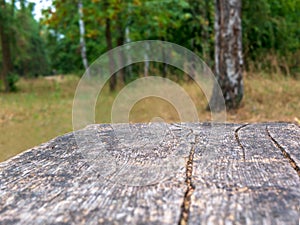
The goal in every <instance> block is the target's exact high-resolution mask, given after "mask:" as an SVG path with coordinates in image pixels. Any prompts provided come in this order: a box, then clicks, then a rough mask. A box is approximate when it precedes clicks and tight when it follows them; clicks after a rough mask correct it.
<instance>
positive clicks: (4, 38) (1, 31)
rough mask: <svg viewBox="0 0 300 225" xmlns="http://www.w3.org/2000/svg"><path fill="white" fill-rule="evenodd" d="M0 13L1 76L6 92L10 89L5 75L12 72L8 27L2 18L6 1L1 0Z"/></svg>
mask: <svg viewBox="0 0 300 225" xmlns="http://www.w3.org/2000/svg"><path fill="white" fill-rule="evenodd" d="M0 7H1V9H0V10H1V11H2V12H1V14H2V17H3V18H1V20H0V38H1V48H2V72H1V77H2V81H3V83H4V88H5V91H6V92H9V91H10V87H9V84H8V80H7V77H8V76H9V73H11V72H12V69H13V66H12V61H11V49H10V47H11V46H10V41H9V40H10V39H9V29H8V26H7V23H6V21H5V19H4V15H3V14H4V13H6V10H7V8H6V3H5V0H2V1H1V6H0Z"/></svg>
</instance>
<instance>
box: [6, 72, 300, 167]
mask: <svg viewBox="0 0 300 225" xmlns="http://www.w3.org/2000/svg"><path fill="white" fill-rule="evenodd" d="M78 81H79V78H78V77H76V76H64V78H63V79H61V77H58V79H57V77H56V79H51V80H49V79H45V78H38V79H35V80H25V79H21V80H20V81H19V82H18V84H17V86H18V88H19V91H18V92H16V93H9V94H6V93H0V106H1V109H0V133H1V135H0V161H3V160H5V159H7V158H9V157H11V156H13V155H16V154H18V153H20V152H22V151H23V150H26V149H28V148H31V147H33V146H36V145H38V144H40V143H42V142H46V141H48V140H49V139H51V138H54V137H56V136H58V135H62V134H64V133H66V132H70V131H72V104H73V97H74V93H75V90H76V86H77V83H78ZM182 87H183V88H184V89H185V90H186V91H187V92H188V93H189V96H191V98H192V100H193V101H194V102H195V103H196V105H197V110H198V115H199V119H200V121H205V120H210V113H209V112H207V111H205V107H206V105H207V101H206V99H205V97H204V96H203V94H202V93H201V91H200V90H199V88H198V87H196V85H194V84H191V83H184V84H182ZM120 89H121V88H119V90H120ZM117 94H118V92H117V91H116V92H114V93H110V92H109V89H108V86H105V87H104V89H103V91H102V94H101V96H100V98H98V102H97V106H96V122H97V123H108V122H110V119H111V107H112V104H113V101H114V98H115V97H116V96H117ZM299 100H300V81H299V80H294V79H292V78H286V77H283V76H277V77H272V80H271V77H270V76H265V75H264V76H262V75H252V76H250V75H246V76H245V96H244V99H243V102H242V105H241V107H240V108H239V109H238V110H235V111H231V112H227V118H228V121H230V122H262V121H288V122H297V121H299V118H300V112H299V109H300V101H299ZM153 117H161V118H163V119H164V120H165V121H168V122H174V121H179V115H178V113H177V112H176V110H175V108H174V107H173V106H172V105H171V104H169V103H168V102H166V101H164V100H162V99H159V98H154V97H148V98H146V99H143V100H141V101H139V102H138V103H137V104H135V105H134V107H133V108H132V109H131V111H130V117H129V121H130V122H148V121H151V119H152V118H153Z"/></svg>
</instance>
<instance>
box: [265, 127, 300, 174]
mask: <svg viewBox="0 0 300 225" xmlns="http://www.w3.org/2000/svg"><path fill="white" fill-rule="evenodd" d="M266 129H267V132H268V135H269V136H270V138H271V139H272V141H273V142H274V144H275V145H276V146H277V147H278V148H279V149H280V150H281V151H282V153H283V154H284V155H285V157H286V158H288V159H289V161H290V164H291V165H292V166H293V168H294V169H295V170H296V171H297V172H298V174H299V176H300V127H299V126H297V125H295V124H284V125H282V124H278V123H277V124H275V123H272V124H269V125H268V126H267V128H266Z"/></svg>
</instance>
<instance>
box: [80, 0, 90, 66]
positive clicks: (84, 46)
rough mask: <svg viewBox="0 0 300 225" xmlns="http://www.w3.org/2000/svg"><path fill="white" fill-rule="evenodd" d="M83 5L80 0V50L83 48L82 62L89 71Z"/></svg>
mask: <svg viewBox="0 0 300 225" xmlns="http://www.w3.org/2000/svg"><path fill="white" fill-rule="evenodd" d="M82 9H83V5H82V1H81V0H79V1H78V13H79V21H78V23H79V32H80V50H81V58H82V63H83V66H84V69H85V70H86V71H87V69H88V68H89V63H88V59H87V56H86V44H85V39H84V35H85V27H84V21H83V10H82Z"/></svg>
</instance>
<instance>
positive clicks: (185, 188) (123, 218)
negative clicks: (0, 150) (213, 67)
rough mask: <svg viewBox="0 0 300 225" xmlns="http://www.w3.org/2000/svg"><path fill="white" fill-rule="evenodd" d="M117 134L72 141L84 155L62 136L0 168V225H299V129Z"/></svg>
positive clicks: (235, 127)
mask: <svg viewBox="0 0 300 225" xmlns="http://www.w3.org/2000/svg"><path fill="white" fill-rule="evenodd" d="M125 126H128V125H126V124H124V125H119V126H117V127H113V128H112V126H110V125H92V126H90V127H88V128H86V129H84V130H81V131H77V134H81V136H86V137H87V143H86V144H85V146H84V147H83V148H78V146H77V144H76V140H75V136H74V133H70V134H66V135H64V136H61V137H58V138H56V139H53V140H51V141H49V142H48V143H45V144H43V145H41V146H38V147H35V148H33V149H30V150H28V151H26V152H24V153H22V154H19V155H17V156H16V157H14V158H12V159H10V160H8V161H6V162H2V163H0V224H298V223H299V217H300V208H299V206H300V172H299V166H300V128H299V126H297V125H294V124H288V123H265V124H250V125H246V124H244V125H241V124H216V125H214V126H213V127H212V126H211V125H209V124H200V123H193V124H173V125H168V132H167V133H166V134H165V135H164V136H163V137H160V136H161V135H160V136H157V135H155V133H159V132H160V130H159V129H160V128H159V126H158V127H155V126H150V127H149V129H152V130H151V132H147V129H139V128H141V127H146V128H147V126H145V125H143V124H137V125H134V126H136V127H137V128H138V131H139V134H138V136H139V137H136V138H134V137H135V136H133V138H132V135H131V138H129V140H125V141H124V139H126V132H123V131H124V129H123V128H124V127H125ZM116 129H119V130H120V132H115V131H116ZM122 129H123V131H122ZM95 130H97V134H98V137H99V139H95V138H94V137H93V138H91V139H89V138H88V137H90V136H92V135H90V132H91V131H95ZM125 131H126V129H125ZM143 137H144V139H145V140H144V142H145V143H146V144H144V145H141V144H142V143H140V142H143V141H142V140H143ZM155 138H161V140H160V142H159V143H160V144H159V145H156V144H155V142H151V141H150V142H149V141H148V142H147V140H151V139H152V140H153V139H155ZM137 142H139V143H137ZM88 143H90V144H88ZM104 151H106V153H109V154H110V156H109V157H108V155H107V154H102V153H103V152H104ZM87 152H88V153H87ZM168 156H172V158H168ZM136 159H137V160H136ZM170 159H174V162H169V163H167V161H166V160H169V161H172V160H170ZM153 165H154V166H153ZM118 166H119V167H118ZM141 166H142V167H143V168H146V169H143V170H140V169H139V168H140V167H141ZM120 168H121V169H120ZM124 168H125V169H124ZM126 168H127V169H126ZM153 169H154V170H153ZM148 178H149V179H148Z"/></svg>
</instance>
